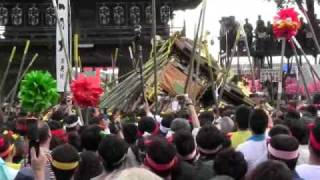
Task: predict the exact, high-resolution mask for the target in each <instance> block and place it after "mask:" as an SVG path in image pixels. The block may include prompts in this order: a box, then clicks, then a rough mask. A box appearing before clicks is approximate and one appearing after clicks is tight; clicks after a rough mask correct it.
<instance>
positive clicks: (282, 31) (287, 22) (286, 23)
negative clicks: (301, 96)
mask: <svg viewBox="0 0 320 180" xmlns="http://www.w3.org/2000/svg"><path fill="white" fill-rule="evenodd" d="M300 26H301V22H300V20H299V17H298V13H297V12H296V11H295V10H294V9H293V8H285V9H281V10H280V11H279V12H278V13H277V16H276V17H275V18H274V23H273V32H274V34H275V36H276V37H277V38H280V39H282V50H281V56H282V57H281V59H282V60H281V64H283V57H284V51H285V42H286V41H288V42H289V44H290V45H291V47H292V50H293V52H294V55H295V59H296V65H297V69H298V73H299V74H300V76H301V80H302V83H303V86H304V89H305V93H306V95H307V99H308V101H310V94H309V91H308V88H307V84H306V79H305V77H304V75H303V73H302V70H301V65H300V64H299V62H298V54H297V51H296V48H295V46H294V44H293V38H294V37H295V36H296V35H297V33H298V30H299V28H300ZM280 73H281V74H282V73H283V72H282V66H281V67H280ZM281 96H282V78H281V80H280V82H279V87H278V102H277V106H278V108H279V107H280V102H281Z"/></svg>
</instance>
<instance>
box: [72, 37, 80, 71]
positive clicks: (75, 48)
mask: <svg viewBox="0 0 320 180" xmlns="http://www.w3.org/2000/svg"><path fill="white" fill-rule="evenodd" d="M73 54H74V65H75V66H76V72H75V76H76V77H78V73H79V59H78V58H79V34H77V33H76V34H74V37H73Z"/></svg>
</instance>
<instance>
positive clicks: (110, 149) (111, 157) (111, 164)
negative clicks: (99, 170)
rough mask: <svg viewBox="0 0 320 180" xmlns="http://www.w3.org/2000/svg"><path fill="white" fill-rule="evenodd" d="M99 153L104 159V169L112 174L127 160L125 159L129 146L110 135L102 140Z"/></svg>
mask: <svg viewBox="0 0 320 180" xmlns="http://www.w3.org/2000/svg"><path fill="white" fill-rule="evenodd" d="M98 152H99V155H100V156H101V157H102V162H103V166H104V169H105V170H106V171H108V172H111V171H113V170H116V169H118V168H119V167H120V166H121V165H122V164H123V162H124V160H125V159H123V157H124V156H125V155H126V153H127V152H128V145H127V144H126V142H125V141H124V140H123V139H120V138H119V137H116V136H113V135H108V136H106V137H104V138H103V139H102V141H101V143H100V145H99V148H98Z"/></svg>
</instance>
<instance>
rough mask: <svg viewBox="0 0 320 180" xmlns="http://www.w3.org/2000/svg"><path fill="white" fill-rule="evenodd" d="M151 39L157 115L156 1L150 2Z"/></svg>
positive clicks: (156, 111) (156, 112) (156, 110)
mask: <svg viewBox="0 0 320 180" xmlns="http://www.w3.org/2000/svg"><path fill="white" fill-rule="evenodd" d="M152 17H153V18H152V38H153V65H154V96H155V115H156V114H158V77H157V76H158V69H157V57H156V56H157V40H156V34H157V11H156V0H152Z"/></svg>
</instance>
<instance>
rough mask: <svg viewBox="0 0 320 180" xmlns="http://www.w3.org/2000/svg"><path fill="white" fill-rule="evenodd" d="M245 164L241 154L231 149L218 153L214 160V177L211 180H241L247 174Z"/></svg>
mask: <svg viewBox="0 0 320 180" xmlns="http://www.w3.org/2000/svg"><path fill="white" fill-rule="evenodd" d="M247 168H248V167H247V162H246V160H245V159H244V156H243V154H242V153H241V152H237V151H235V150H234V149H232V148H227V149H225V150H222V151H220V152H219V153H218V154H217V156H216V158H215V159H214V164H213V170H214V172H215V173H216V176H215V177H214V178H212V179H211V180H222V179H225V180H227V179H230V180H242V179H243V178H244V176H245V175H246V172H247Z"/></svg>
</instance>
